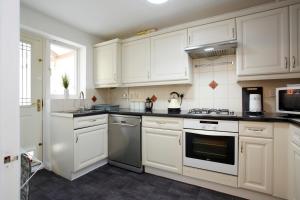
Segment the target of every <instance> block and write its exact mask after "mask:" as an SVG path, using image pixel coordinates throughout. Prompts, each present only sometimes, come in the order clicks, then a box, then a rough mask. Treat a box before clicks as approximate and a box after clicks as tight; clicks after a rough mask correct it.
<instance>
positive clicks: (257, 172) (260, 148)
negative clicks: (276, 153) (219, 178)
mask: <svg viewBox="0 0 300 200" xmlns="http://www.w3.org/2000/svg"><path fill="white" fill-rule="evenodd" d="M239 152H240V153H239V177H238V185H239V187H241V188H246V189H249V190H255V191H258V192H263V193H268V194H272V173H273V172H272V169H273V140H272V139H263V138H250V137H240V151H239Z"/></svg>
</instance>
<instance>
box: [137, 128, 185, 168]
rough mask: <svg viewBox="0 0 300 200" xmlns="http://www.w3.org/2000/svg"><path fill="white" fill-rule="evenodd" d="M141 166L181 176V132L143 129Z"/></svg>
mask: <svg viewBox="0 0 300 200" xmlns="http://www.w3.org/2000/svg"><path fill="white" fill-rule="evenodd" d="M142 132H143V133H142V134H143V135H142V138H143V139H142V145H143V146H142V147H143V165H145V166H149V167H154V168H158V169H161V170H165V171H169V172H173V173H177V174H182V144H181V143H182V142H181V141H182V131H174V130H163V129H154V128H143V131H142Z"/></svg>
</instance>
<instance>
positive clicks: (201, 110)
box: [188, 108, 235, 116]
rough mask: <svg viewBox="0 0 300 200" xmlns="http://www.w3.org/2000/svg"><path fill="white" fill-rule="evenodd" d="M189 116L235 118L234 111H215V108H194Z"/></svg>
mask: <svg viewBox="0 0 300 200" xmlns="http://www.w3.org/2000/svg"><path fill="white" fill-rule="evenodd" d="M188 114H191V115H222V116H234V115H235V113H234V111H231V110H229V109H215V108H192V109H190V110H189V112H188Z"/></svg>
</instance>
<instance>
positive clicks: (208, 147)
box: [186, 132, 235, 165]
mask: <svg viewBox="0 0 300 200" xmlns="http://www.w3.org/2000/svg"><path fill="white" fill-rule="evenodd" d="M234 142H235V140H234V137H233V136H209V135H200V134H194V133H188V132H187V133H186V157H189V158H195V159H200V160H206V161H213V162H219V163H224V164H231V165H234V150H235V149H234V148H235V147H234V146H235V145H234Z"/></svg>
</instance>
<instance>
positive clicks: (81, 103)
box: [79, 91, 85, 112]
mask: <svg viewBox="0 0 300 200" xmlns="http://www.w3.org/2000/svg"><path fill="white" fill-rule="evenodd" d="M79 99H80V107H79V109H80V111H81V112H83V111H84V110H85V106H84V93H83V91H81V92H80V94H79Z"/></svg>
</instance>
